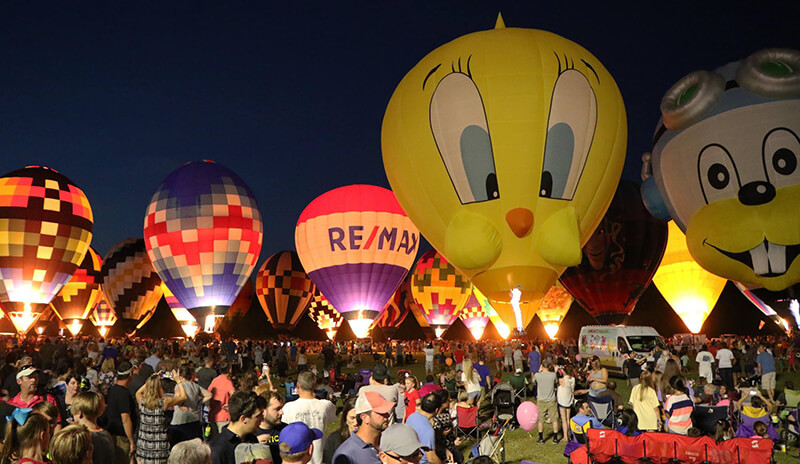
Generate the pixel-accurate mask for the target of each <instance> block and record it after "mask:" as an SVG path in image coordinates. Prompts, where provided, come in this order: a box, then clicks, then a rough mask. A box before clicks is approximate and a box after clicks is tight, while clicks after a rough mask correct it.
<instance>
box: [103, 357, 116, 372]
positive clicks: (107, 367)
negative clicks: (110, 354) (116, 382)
mask: <svg viewBox="0 0 800 464" xmlns="http://www.w3.org/2000/svg"><path fill="white" fill-rule="evenodd" d="M100 372H114V359H112V358H106V360H105V361H103V364H102V365H101V366H100Z"/></svg>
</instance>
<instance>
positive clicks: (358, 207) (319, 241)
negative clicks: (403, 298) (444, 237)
mask: <svg viewBox="0 0 800 464" xmlns="http://www.w3.org/2000/svg"><path fill="white" fill-rule="evenodd" d="M294 237H295V245H296V246H297V253H298V255H299V256H300V260H301V261H302V262H303V266H304V267H305V269H306V271H307V272H308V275H309V277H311V280H313V281H314V284H316V285H317V286H318V287H319V289H320V291H321V292H322V293H323V294H324V295H325V296H326V297H327V298H328V299H329V300H330V301H331V303H333V305H334V307H336V309H337V310H338V311H339V312H340V313H341V314H342V316H344V318H345V319H347V321H348V323H349V324H350V327H351V328H352V329H353V333H354V334H356V336H358V337H365V336H366V335H367V334H368V333H369V327H370V325H372V321H373V320H374V319H375V318H376V317H377V316H378V314H379V313H380V311H381V310H382V309H383V307H384V306H385V305H386V302H387V301H389V298H391V296H392V294H394V291H395V290H396V289H397V287H398V285H400V282H402V280H403V278H404V277H405V276H406V274H407V273H408V269H409V268H410V267H411V266H412V265H413V263H414V257H415V256H416V252H417V246H418V243H419V231H418V230H417V228H416V226H414V224H413V223H412V222H411V220H410V219H409V218H408V216H406V213H405V212H404V211H403V208H401V207H400V204H399V203H398V202H397V199H396V198H395V196H394V193H392V192H391V191H390V190H387V189H385V188H382V187H376V186H374V185H349V186H346V187H340V188H337V189H334V190H331V191H329V192H327V193H324V194H322V195H320V196H319V197H317V198H316V199H315V200H314V201H312V202H311V203H309V205H308V206H306V208H305V209H304V210H303V212H302V214H300V219H298V221H297V228H296V229H295V236H294Z"/></svg>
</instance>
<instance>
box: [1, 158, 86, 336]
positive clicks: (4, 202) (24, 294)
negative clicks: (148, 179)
mask: <svg viewBox="0 0 800 464" xmlns="http://www.w3.org/2000/svg"><path fill="white" fill-rule="evenodd" d="M0 224H1V225H0V303H2V305H3V307H4V308H5V311H6V313H7V314H8V316H9V318H10V319H11V321H12V322H13V323H14V326H15V327H16V329H17V331H18V332H19V333H25V332H27V330H28V328H30V326H31V325H33V324H34V323H35V322H36V319H37V318H38V317H39V315H40V314H41V313H42V311H43V310H44V308H45V307H47V305H48V304H49V303H50V301H51V300H52V299H53V298H54V297H55V296H56V295H57V294H58V292H59V291H60V290H61V287H62V286H63V285H64V284H66V283H67V281H68V280H69V278H70V277H71V276H72V274H73V273H74V272H75V270H76V269H77V268H78V266H80V264H81V263H82V262H83V258H84V255H85V254H86V250H88V249H89V243H90V242H91V240H92V228H93V218H92V208H91V206H89V200H88V199H87V198H86V195H85V194H84V193H83V191H81V189H79V188H78V187H77V186H76V185H75V184H74V183H72V181H71V180H69V179H67V178H66V177H65V176H63V175H62V174H59V173H58V172H57V171H54V170H52V169H49V168H45V167H40V166H29V167H26V168H24V169H19V170H16V171H13V172H10V173H8V174H6V175H5V176H3V177H2V178H0Z"/></svg>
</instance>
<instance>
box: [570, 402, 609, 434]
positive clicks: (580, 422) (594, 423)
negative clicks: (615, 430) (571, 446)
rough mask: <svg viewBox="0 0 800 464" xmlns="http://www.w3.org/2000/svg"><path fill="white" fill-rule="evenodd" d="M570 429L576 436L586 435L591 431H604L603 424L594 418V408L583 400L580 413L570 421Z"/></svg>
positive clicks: (579, 407) (579, 409) (579, 404)
mask: <svg viewBox="0 0 800 464" xmlns="http://www.w3.org/2000/svg"><path fill="white" fill-rule="evenodd" d="M569 427H570V430H572V432H573V433H575V434H581V435H585V434H586V432H587V431H588V430H589V429H602V428H604V427H603V424H602V423H601V422H600V421H599V420H597V418H596V417H594V416H592V408H591V407H589V402H588V401H586V400H581V401H580V402H579V403H578V413H577V414H575V415H574V416H572V418H570V420H569Z"/></svg>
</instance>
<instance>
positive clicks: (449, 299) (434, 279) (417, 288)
mask: <svg viewBox="0 0 800 464" xmlns="http://www.w3.org/2000/svg"><path fill="white" fill-rule="evenodd" d="M471 289H472V284H471V283H470V282H469V279H468V278H467V277H466V276H464V275H463V274H461V273H460V272H459V271H458V270H456V268H455V267H454V266H453V265H452V264H450V263H448V262H447V260H446V259H445V258H444V256H442V255H441V254H439V252H438V251H436V250H431V251H428V252H427V253H425V254H424V255H422V256H421V257H420V258H419V261H417V265H416V266H415V267H414V271H413V273H412V275H411V293H412V295H414V300H416V302H417V304H419V305H420V306H422V310H423V311H424V312H425V318H426V319H427V320H428V323H429V324H430V325H431V326H432V327H433V329H434V331H435V332H436V336H437V337H441V336H442V334H443V333H444V331H445V330H447V328H448V327H450V326H451V325H452V324H453V322H455V320H456V319H457V318H458V313H459V312H460V311H461V308H463V307H464V304H465V303H466V302H467V299H468V298H469V295H470V290H471Z"/></svg>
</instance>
